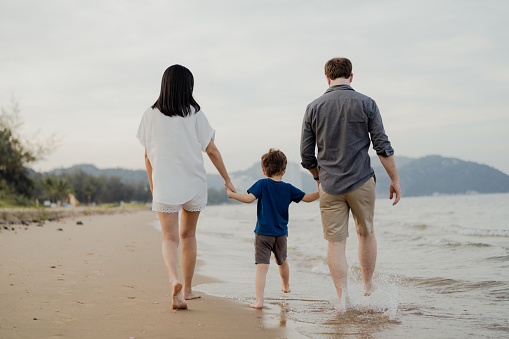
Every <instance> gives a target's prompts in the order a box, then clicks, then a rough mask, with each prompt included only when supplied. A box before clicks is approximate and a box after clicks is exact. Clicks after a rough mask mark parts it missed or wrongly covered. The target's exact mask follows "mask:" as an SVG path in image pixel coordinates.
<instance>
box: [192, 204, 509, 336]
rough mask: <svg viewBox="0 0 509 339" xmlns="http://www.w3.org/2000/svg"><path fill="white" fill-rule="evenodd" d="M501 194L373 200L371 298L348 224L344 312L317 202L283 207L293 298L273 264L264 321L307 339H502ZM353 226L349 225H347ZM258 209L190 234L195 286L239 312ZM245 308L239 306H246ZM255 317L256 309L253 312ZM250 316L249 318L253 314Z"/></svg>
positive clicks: (504, 243) (244, 208)
mask: <svg viewBox="0 0 509 339" xmlns="http://www.w3.org/2000/svg"><path fill="white" fill-rule="evenodd" d="M508 207H509V194H493V195H464V196H434V197H415V198H403V199H402V200H401V201H400V203H399V204H398V205H396V206H392V201H390V200H389V199H378V200H377V202H376V212H375V221H374V222H375V233H376V237H377V242H378V257H377V265H376V269H375V275H374V282H375V285H376V286H377V289H376V291H375V292H374V293H373V294H372V295H371V296H370V297H365V296H364V295H363V290H362V274H361V269H360V265H359V259H358V254H357V249H358V239H357V235H356V232H355V225H354V222H353V220H350V226H349V230H350V237H349V238H348V240H347V247H346V255H347V260H348V264H349V274H348V295H349V297H350V299H351V301H352V308H351V309H349V310H348V311H346V312H345V313H340V312H338V311H336V310H335V309H334V306H335V305H337V304H338V298H337V295H336V292H335V289H334V285H333V283H332V279H331V278H330V274H329V269H328V266H327V242H326V241H325V240H324V239H323V233H322V226H321V221H320V212H319V204H318V202H314V203H309V204H306V203H304V202H301V203H299V204H292V205H291V207H290V221H289V225H288V227H289V236H288V262H289V264H290V288H291V293H288V294H284V293H282V292H281V278H280V277H279V272H278V269H277V265H276V263H275V261H274V260H272V261H271V267H270V269H269V273H268V275H267V284H266V288H265V297H266V299H265V305H264V306H265V307H264V310H263V311H262V312H265V315H266V316H269V317H271V318H273V320H274V321H275V323H279V324H280V325H281V326H284V325H285V324H286V322H287V321H289V322H292V324H293V327H294V328H296V329H297V331H298V332H300V334H302V335H304V336H307V337H311V338H333V337H338V336H342V335H345V336H349V337H354V338H357V337H358V338H365V337H372V338H386V337H393V338H497V337H500V338H504V337H509V222H508V220H509V208H508ZM351 219H352V218H351ZM255 224H256V203H252V204H249V205H246V204H235V205H222V206H209V207H207V208H206V209H205V210H204V211H203V212H202V215H201V216H200V221H199V225H198V231H197V237H198V258H199V259H200V260H201V264H200V265H198V267H197V270H198V272H199V273H201V274H203V275H207V276H211V277H213V278H216V279H218V280H220V282H218V283H210V284H203V285H199V286H196V287H195V290H196V291H201V292H204V293H207V294H209V295H214V296H219V297H225V298H231V299H235V300H238V301H240V302H243V303H246V304H247V303H250V302H253V301H254V299H255V289H254V277H255V272H256V266H255V264H254V246H253V240H254V234H253V230H254V227H255ZM246 307H247V306H246ZM253 311H254V310H253ZM254 312H256V311H254Z"/></svg>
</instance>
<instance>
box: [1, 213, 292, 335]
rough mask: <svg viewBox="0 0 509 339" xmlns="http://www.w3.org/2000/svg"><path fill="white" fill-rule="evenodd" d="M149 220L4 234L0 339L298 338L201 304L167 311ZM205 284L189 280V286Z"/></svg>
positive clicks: (102, 218) (67, 224) (62, 224)
mask: <svg viewBox="0 0 509 339" xmlns="http://www.w3.org/2000/svg"><path fill="white" fill-rule="evenodd" d="M154 218H155V215H154V213H153V212H149V211H140V212H135V213H133V212H131V213H125V214H116V215H95V216H82V217H78V218H75V219H72V218H67V219H63V220H61V221H58V222H48V223H46V224H45V225H44V226H43V227H38V226H36V225H35V224H32V225H30V226H20V225H16V226H9V230H5V229H4V228H3V227H2V231H1V232H0V258H1V259H0V286H1V287H0V304H1V308H0V338H61V337H65V338H126V339H127V338H131V337H134V338H244V339H246V338H285V337H291V338H293V337H300V335H299V334H298V333H297V332H295V331H293V330H291V329H288V328H285V327H284V324H281V326H280V324H279V322H278V321H274V320H273V319H272V320H271V319H270V317H268V316H267V314H266V313H264V311H259V310H253V309H250V308H249V307H248V306H247V305H244V304H241V303H237V302H235V301H232V300H227V299H222V298H216V297H211V296H207V295H203V294H202V298H201V299H196V300H190V301H188V304H189V309H188V310H183V311H173V310H172V309H171V299H170V297H169V292H170V288H169V283H168V278H167V275H166V271H165V269H164V265H163V262H162V258H161V240H160V237H161V235H160V232H158V231H157V230H155V229H154V228H152V227H150V226H148V223H149V222H150V221H151V220H154ZM78 220H79V221H82V222H83V225H82V226H81V225H77V224H76V222H77V221H78ZM11 227H14V229H15V230H11ZM198 227H199V226H198ZM198 232H199V230H198ZM198 254H199V249H198ZM216 278H219V277H216ZM206 282H213V280H212V279H211V278H208V277H203V276H199V275H195V279H194V280H193V285H198V284H201V283H206Z"/></svg>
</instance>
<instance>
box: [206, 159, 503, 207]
mask: <svg viewBox="0 0 509 339" xmlns="http://www.w3.org/2000/svg"><path fill="white" fill-rule="evenodd" d="M396 164H397V167H398V172H399V176H400V183H401V190H402V194H403V196H407V197H409V196H423V195H440V194H474V193H505V192H509V176H508V175H506V174H504V173H502V172H500V171H499V170H497V169H495V168H493V167H490V166H486V165H481V164H478V163H474V162H469V161H462V160H459V159H455V158H444V157H441V156H438V155H431V156H427V157H423V158H418V159H416V158H410V157H405V156H396ZM371 167H373V169H374V171H375V174H376V178H377V187H376V191H377V195H380V196H384V197H388V196H389V184H390V178H389V176H388V175H387V173H386V172H385V169H384V168H383V166H382V164H381V162H380V159H379V158H378V156H373V157H371ZM208 178H209V187H216V186H215V184H216V183H217V187H218V188H219V187H222V185H223V181H222V179H221V177H220V176H219V175H214V174H209V175H208ZM231 178H232V181H233V183H234V185H236V187H238V188H239V189H240V190H246V189H247V188H249V187H250V186H251V185H252V184H253V183H254V182H255V181H256V180H258V179H260V178H263V174H262V171H261V168H260V164H259V163H256V164H254V165H253V166H251V167H250V168H248V169H247V170H244V171H237V172H233V173H231ZM283 180H285V181H287V182H290V183H292V184H293V185H295V186H296V187H298V188H300V189H302V190H303V191H305V192H313V191H315V190H316V184H315V181H314V180H313V178H311V175H310V174H309V173H308V172H307V171H305V170H303V169H302V168H301V166H300V165H299V164H297V163H289V164H288V168H287V172H286V174H285V176H284V179H283Z"/></svg>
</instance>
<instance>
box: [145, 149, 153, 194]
mask: <svg viewBox="0 0 509 339" xmlns="http://www.w3.org/2000/svg"><path fill="white" fill-rule="evenodd" d="M145 167H146V168H147V175H148V182H149V183H150V192H152V194H154V189H153V188H154V186H153V184H152V165H151V164H150V160H148V155H147V149H146V148H145Z"/></svg>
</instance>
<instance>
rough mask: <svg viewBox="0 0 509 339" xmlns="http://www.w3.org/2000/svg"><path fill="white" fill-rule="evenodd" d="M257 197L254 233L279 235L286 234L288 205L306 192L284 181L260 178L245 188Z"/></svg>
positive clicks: (298, 200)
mask: <svg viewBox="0 0 509 339" xmlns="http://www.w3.org/2000/svg"><path fill="white" fill-rule="evenodd" d="M247 192H248V193H251V194H253V195H254V196H255V197H256V198H257V199H258V206H257V217H258V220H257V221H256V228H255V231H254V232H255V233H256V234H261V235H271V236H274V237H280V236H284V235H287V234H288V207H289V206H290V203H291V202H292V201H295V202H296V203H298V202H300V201H301V200H302V198H304V195H306V193H304V192H302V191H301V190H300V189H298V188H296V187H294V186H292V185H291V184H288V183H286V182H284V181H275V180H272V179H269V178H266V179H260V180H258V181H257V182H255V183H254V185H253V186H251V188H249V189H248V190H247Z"/></svg>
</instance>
